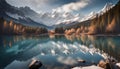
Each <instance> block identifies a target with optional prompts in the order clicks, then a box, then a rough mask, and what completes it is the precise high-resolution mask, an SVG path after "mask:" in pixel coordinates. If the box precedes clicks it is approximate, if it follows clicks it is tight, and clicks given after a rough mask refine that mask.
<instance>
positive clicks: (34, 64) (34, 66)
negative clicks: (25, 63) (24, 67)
mask: <svg viewBox="0 0 120 69" xmlns="http://www.w3.org/2000/svg"><path fill="white" fill-rule="evenodd" d="M41 66H42V63H41V61H39V60H33V61H32V62H31V63H30V65H29V69H39V68H40V67H41Z"/></svg>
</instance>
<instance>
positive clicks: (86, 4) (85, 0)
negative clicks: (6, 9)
mask: <svg viewBox="0 0 120 69" xmlns="http://www.w3.org/2000/svg"><path fill="white" fill-rule="evenodd" d="M117 1H118V0H7V2H8V3H9V4H11V5H13V6H16V7H22V6H29V7H30V8H32V9H33V10H34V11H36V12H52V11H53V10H54V11H58V12H71V13H81V14H88V13H90V12H92V11H99V10H100V9H102V8H103V7H104V5H105V4H106V3H113V4H115V3H117Z"/></svg>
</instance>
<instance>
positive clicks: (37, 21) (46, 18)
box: [0, 0, 114, 28]
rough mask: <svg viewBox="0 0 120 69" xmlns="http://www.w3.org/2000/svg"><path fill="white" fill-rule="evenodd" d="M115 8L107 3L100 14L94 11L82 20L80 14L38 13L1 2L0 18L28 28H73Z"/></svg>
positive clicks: (28, 8)
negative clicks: (72, 26)
mask: <svg viewBox="0 0 120 69" xmlns="http://www.w3.org/2000/svg"><path fill="white" fill-rule="evenodd" d="M113 6H114V5H113V4H112V3H107V4H106V5H105V6H104V7H103V9H101V10H100V11H99V12H94V11H92V12H91V13H90V14H89V15H87V16H85V17H83V18H82V19H80V14H76V15H74V14H71V13H69V12H62V13H59V12H56V11H55V10H54V11H52V12H51V13H50V12H45V13H36V12H35V11H34V10H32V9H31V8H30V7H27V6H26V7H14V6H12V5H10V4H9V3H7V2H6V0H0V10H1V11H0V17H4V18H5V19H6V20H8V21H10V20H13V21H14V22H16V23H21V24H24V25H28V26H39V27H46V28H55V27H62V26H71V25H74V24H77V23H80V22H83V21H88V20H91V19H94V18H96V16H100V15H103V14H104V13H105V12H106V11H108V10H109V9H111V8H112V7H113Z"/></svg>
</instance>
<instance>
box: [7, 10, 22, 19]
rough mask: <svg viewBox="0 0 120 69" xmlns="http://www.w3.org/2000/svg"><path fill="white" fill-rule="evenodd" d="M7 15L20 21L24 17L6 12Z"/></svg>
mask: <svg viewBox="0 0 120 69" xmlns="http://www.w3.org/2000/svg"><path fill="white" fill-rule="evenodd" d="M6 14H7V15H8V16H10V17H12V18H15V19H19V18H23V17H22V16H20V15H18V14H12V13H9V12H6Z"/></svg>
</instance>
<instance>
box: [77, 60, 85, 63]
mask: <svg viewBox="0 0 120 69" xmlns="http://www.w3.org/2000/svg"><path fill="white" fill-rule="evenodd" d="M78 62H80V63H85V62H86V61H85V60H78Z"/></svg>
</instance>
